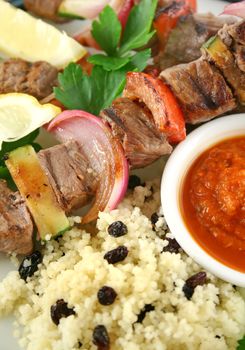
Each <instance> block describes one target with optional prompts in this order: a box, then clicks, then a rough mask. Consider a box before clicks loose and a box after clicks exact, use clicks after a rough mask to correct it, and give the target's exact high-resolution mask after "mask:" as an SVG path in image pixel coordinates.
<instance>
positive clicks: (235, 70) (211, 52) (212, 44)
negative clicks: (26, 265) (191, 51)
mask: <svg viewBox="0 0 245 350" xmlns="http://www.w3.org/2000/svg"><path fill="white" fill-rule="evenodd" d="M203 56H204V57H206V58H207V59H208V60H209V61H210V62H212V63H214V64H215V65H216V67H217V68H218V69H220V71H221V72H222V74H223V76H224V77H225V79H226V81H227V82H228V83H229V84H230V86H231V87H232V88H233V91H234V94H235V96H236V97H237V99H238V101H239V102H240V103H241V104H242V105H245V73H244V72H242V71H241V70H240V69H239V66H238V64H237V63H236V59H235V56H234V55H233V53H232V51H231V50H230V49H229V47H228V46H226V45H225V44H224V43H223V41H222V40H221V38H220V37H219V36H215V37H214V38H212V39H210V40H209V42H207V43H206V44H205V45H204V47H203Z"/></svg>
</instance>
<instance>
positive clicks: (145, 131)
mask: <svg viewBox="0 0 245 350" xmlns="http://www.w3.org/2000/svg"><path fill="white" fill-rule="evenodd" d="M101 116H102V118H103V119H105V120H106V121H107V122H108V123H109V124H110V126H111V129H112V133H113V135H114V136H115V137H118V138H119V139H120V141H121V143H122V145H123V148H124V151H125V155H126V157H127V159H128V160H129V163H130V165H131V166H132V168H141V167H145V166H147V165H149V164H151V163H152V162H154V161H155V160H156V159H158V158H159V157H161V156H162V155H165V154H169V153H171V151H172V147H171V146H170V145H169V143H168V142H167V140H166V137H165V135H164V134H163V133H160V132H159V131H158V130H157V129H156V127H155V125H154V121H153V118H152V116H151V113H150V111H149V110H148V109H147V108H146V107H143V106H142V105H139V104H137V103H136V102H134V101H132V100H130V99H128V98H118V99H116V100H115V101H114V102H113V103H112V106H111V107H110V108H107V109H105V110H104V111H102V113H101Z"/></svg>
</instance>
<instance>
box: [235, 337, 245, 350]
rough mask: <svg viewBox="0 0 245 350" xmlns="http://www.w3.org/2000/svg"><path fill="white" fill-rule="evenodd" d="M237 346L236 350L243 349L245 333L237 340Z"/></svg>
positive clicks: (244, 346) (244, 347) (244, 349)
mask: <svg viewBox="0 0 245 350" xmlns="http://www.w3.org/2000/svg"><path fill="white" fill-rule="evenodd" d="M238 344H239V345H238V347H237V350H245V335H244V337H243V338H242V339H241V340H239V341H238Z"/></svg>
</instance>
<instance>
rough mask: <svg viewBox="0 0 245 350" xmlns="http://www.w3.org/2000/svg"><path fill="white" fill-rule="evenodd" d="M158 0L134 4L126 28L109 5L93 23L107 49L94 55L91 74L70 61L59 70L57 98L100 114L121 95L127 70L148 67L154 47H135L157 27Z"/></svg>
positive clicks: (144, 0)
mask: <svg viewBox="0 0 245 350" xmlns="http://www.w3.org/2000/svg"><path fill="white" fill-rule="evenodd" d="M156 6H157V0H141V1H140V3H139V4H138V5H136V6H134V7H133V9H132V10H131V12H130V15H129V17H128V21H127V24H126V27H125V30H124V32H122V26H121V23H120V21H119V20H118V18H117V15H116V13H115V12H114V10H113V9H112V8H111V7H109V6H106V7H105V8H104V10H103V11H102V12H101V13H100V16H99V19H98V21H94V22H93V23H92V35H93V36H94V38H95V40H96V41H97V43H98V44H99V45H100V47H101V49H102V50H103V51H104V53H101V54H96V55H92V56H90V57H89V59H88V61H89V62H90V63H93V65H94V67H93V70H92V73H91V75H90V76H88V75H87V74H86V73H84V72H83V70H82V68H81V67H80V66H79V65H77V64H74V63H71V64H70V65H69V66H68V67H66V68H65V70H64V72H63V73H60V74H59V77H58V81H59V87H56V88H55V89H54V92H55V96H56V98H57V99H58V100H59V101H60V102H61V103H62V104H63V105H64V106H65V107H67V108H69V109H83V110H85V111H87V112H90V113H93V114H95V115H98V114H99V112H100V111H101V110H102V109H103V108H105V107H108V106H109V105H110V104H111V103H112V101H113V100H114V99H115V98H116V97H118V96H119V95H120V94H121V92H122V90H123V88H124V86H125V82H126V73H127V72H129V71H142V70H144V69H145V67H146V65H147V62H148V60H149V58H150V56H151V50H150V49H145V50H142V51H139V52H135V51H133V50H136V49H139V48H141V47H143V46H145V45H146V44H147V43H148V41H149V40H150V38H151V37H152V36H153V34H154V31H152V30H151V28H152V21H153V18H154V13H155V10H156Z"/></svg>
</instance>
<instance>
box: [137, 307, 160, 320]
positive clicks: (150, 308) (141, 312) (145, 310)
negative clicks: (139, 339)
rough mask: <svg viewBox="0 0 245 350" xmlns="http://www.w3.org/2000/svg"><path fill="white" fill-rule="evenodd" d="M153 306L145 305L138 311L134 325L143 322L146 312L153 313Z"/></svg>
mask: <svg viewBox="0 0 245 350" xmlns="http://www.w3.org/2000/svg"><path fill="white" fill-rule="evenodd" d="M154 310H155V306H153V305H151V304H146V305H145V306H144V308H143V309H142V310H141V311H140V313H139V315H138V318H137V321H136V323H142V322H143V321H144V318H145V316H146V314H147V313H148V312H151V311H154Z"/></svg>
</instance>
